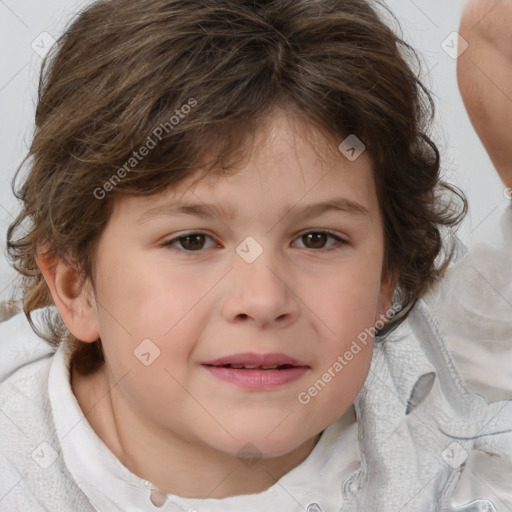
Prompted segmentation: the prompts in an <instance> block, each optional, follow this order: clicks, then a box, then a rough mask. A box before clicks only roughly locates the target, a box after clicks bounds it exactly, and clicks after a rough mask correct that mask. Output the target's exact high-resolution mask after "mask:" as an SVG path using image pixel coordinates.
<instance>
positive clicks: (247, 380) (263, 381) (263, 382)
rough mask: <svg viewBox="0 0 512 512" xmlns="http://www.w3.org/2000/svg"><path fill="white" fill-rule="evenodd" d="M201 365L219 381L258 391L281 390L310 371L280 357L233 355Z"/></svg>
mask: <svg viewBox="0 0 512 512" xmlns="http://www.w3.org/2000/svg"><path fill="white" fill-rule="evenodd" d="M202 366H203V367H204V368H205V369H206V370H208V371H209V373H210V374H211V375H213V376H214V377H216V378H218V379H220V380H223V381H225V382H229V383H230V384H234V385H237V386H240V387H242V388H246V389H252V390H259V391H265V390H271V389H275V388H279V387H282V386H284V385H285V384H288V383H290V382H292V381H294V380H297V379H298V378H300V377H301V376H303V375H304V374H305V373H306V372H307V371H308V370H309V369H310V367H309V366H308V365H306V364H304V363H302V362H300V361H298V360H296V359H294V358H291V357H289V356H286V355H284V354H235V355H232V356H227V357H224V358H220V359H217V360H215V361H209V362H207V363H204V364H203V365H202Z"/></svg>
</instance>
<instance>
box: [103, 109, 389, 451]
mask: <svg viewBox="0 0 512 512" xmlns="http://www.w3.org/2000/svg"><path fill="white" fill-rule="evenodd" d="M265 134H266V135H267V137H266V139H263V143H262V144H261V145H260V146H258V148H257V149H256V150H255V151H254V152H253V153H252V156H251V159H250V161H248V163H245V164H244V167H243V168H242V169H241V170H240V171H239V172H238V173H236V174H234V175H232V176H230V177H219V176H217V177H214V176H208V178H206V179H205V180H204V181H202V182H199V183H198V184H197V185H196V186H194V187H193V188H190V189H189V188H188V186H190V183H191V182H192V181H193V180H192V179H187V180H186V181H185V182H184V183H181V184H180V185H179V186H178V187H177V188H175V189H174V190H171V191H166V192H165V193H163V194H158V195H154V196H151V197H130V198H123V199H122V200H121V201H120V202H119V203H117V205H116V207H115V209H114V212H113V214H112V216H111V218H110V219H109V223H108V225H107V226H106V228H105V230H104V232H103V234H102V238H101V240H100V243H99V247H98V251H97V260H96V261H97V263H96V295H95V301H94V302H93V310H94V314H93V316H94V322H97V329H98V332H99V335H100V336H101V339H102V343H103V347H104V353H105V357H106V360H107V366H106V368H104V369H103V371H105V372H106V373H105V375H106V376H108V378H109V380H110V382H111V384H112V385H113V384H114V383H116V382H118V384H117V385H116V386H115V393H116V396H117V398H116V400H117V402H118V403H117V407H119V408H121V407H124V408H125V409H126V410H128V409H130V411H131V412H130V416H131V417H132V420H133V419H134V418H136V420H135V422H136V423H137V427H134V428H138V429H139V431H140V429H142V430H143V431H145V433H146V434H147V435H148V436H149V437H152V436H158V437H160V438H162V439H166V440H168V441H170V442H178V443H184V444H189V445H190V444H191V445H194V446H196V447H201V446H202V447H209V448H213V449H215V450H221V451H223V452H227V453H230V454H233V455H235V454H237V452H238V451H239V450H240V449H241V448H242V447H243V446H244V445H246V443H248V442H250V443H252V444H253V445H255V446H256V447H257V449H258V450H259V451H260V452H261V453H262V454H263V456H279V455H282V454H286V453H289V452H290V451H292V450H294V449H295V448H297V447H298V446H300V445H301V444H302V443H304V442H306V441H307V440H309V439H311V438H313V437H314V436H316V435H317V434H318V433H319V432H320V431H322V430H323V429H324V428H326V427H327V426H329V425H330V424H332V423H333V422H334V421H335V420H336V419H338V418H339V417H340V416H341V415H342V414H343V413H344V412H345V411H346V410H347V409H348V408H349V406H350V405H351V404H352V403H353V401H354V398H355V396H356V395H357V393H358V392H359V390H360V389H361V387H362V385H363V383H364V380H365V378H366V376H367V373H368V369H369V365H370V361H371V356H372V347H373V343H372V342H373V340H371V339H370V340H369V341H368V342H367V344H366V346H365V345H364V344H363V343H360V342H358V344H359V347H360V350H359V351H358V352H357V354H355V355H353V358H351V360H350V361H348V360H347V358H345V356H344V355H345V354H346V352H347V351H349V349H350V347H351V345H352V343H353V341H354V340H357V337H358V335H360V333H362V332H364V330H365V329H366V328H369V327H371V326H373V325H374V324H375V322H376V321H377V320H378V319H379V316H380V315H381V314H383V313H385V312H386V310H387V309H388V307H389V305H390V299H391V296H392V292H393V285H392V284H391V283H388V282H387V280H384V279H382V276H381V269H382V262H383V247H384V240H383V226H382V221H381V217H380V213H379V207H378V200H377V195H376V190H375V185H374V180H373V175H372V167H371V162H370V159H369V157H368V156H367V154H366V153H363V155H362V156H360V157H359V158H358V159H357V160H356V161H354V162H350V161H349V160H347V159H346V158H345V157H344V156H343V155H342V154H341V153H340V152H337V153H336V152H327V151H325V150H324V153H325V157H324V159H323V160H320V159H319V157H318V153H321V151H322V148H319V151H318V153H317V152H315V151H314V150H313V149H312V147H311V146H310V145H309V144H308V140H305V139H302V138H301V137H300V136H299V135H298V132H294V131H293V130H292V128H291V125H290V124H289V119H288V118H287V117H286V116H284V115H282V114H279V115H276V116H275V117H274V119H273V121H272V124H271V125H270V126H269V128H268V129H267V130H266V131H265ZM309 140H311V139H309ZM334 149H335V150H336V148H334ZM331 150H332V148H331ZM336 151H337V150H336ZM178 201H179V202H180V203H183V204H191V203H194V204H196V205H198V207H200V208H203V209H204V210H203V211H205V212H206V214H205V215H204V216H199V215H197V214H186V213H176V212H174V214H173V215H169V214H163V213H162V214H158V215H157V214H153V215H150V214H147V210H150V209H154V208H156V207H160V206H162V207H164V206H165V205H168V206H169V207H171V206H173V205H174V206H175V205H176V204H177V203H178ZM325 202H331V203H335V202H338V203H341V205H342V206H343V205H345V207H347V208H345V207H343V208H342V209H341V210H335V209H329V210H325V209H322V211H320V208H318V211H317V212H316V213H314V211H315V209H314V208H312V209H311V211H312V212H313V213H311V215H308V216H305V215H302V213H301V212H302V211H303V210H304V209H305V208H306V207H310V206H312V205H319V204H320V203H325ZM349 202H350V203H349ZM356 203H357V204H358V205H360V207H359V209H352V208H349V206H350V205H352V206H353V205H354V204H356ZM206 204H208V205H212V207H216V208H223V209H225V210H228V211H232V212H233V217H232V218H231V217H223V216H221V214H218V216H217V215H214V214H213V212H212V211H211V210H210V209H209V208H208V207H207V206H206ZM347 205H348V206H347ZM364 210H366V213H364ZM145 212H146V215H144V213H145ZM141 217H144V219H143V220H142V221H140V218H141ZM322 229H323V230H329V231H331V232H332V233H333V236H337V237H339V238H341V239H343V240H345V242H343V243H340V242H338V241H336V239H335V238H332V237H331V236H323V235H322V234H316V235H315V234H314V233H318V231H319V230H322ZM189 232H194V233H197V232H201V236H199V237H196V238H194V237H192V238H189V239H181V244H180V242H179V241H176V242H175V243H174V245H173V246H171V245H169V242H170V241H171V240H172V239H174V240H176V239H177V238H178V237H180V236H181V237H184V236H185V235H186V234H187V233H189ZM307 233H310V237H306V236H302V235H305V234H307ZM187 249H188V250H187ZM260 250H261V251H262V252H261V254H259V252H258V251H260ZM258 254H259V256H258ZM256 256H257V257H256ZM253 258H255V259H254V261H252V259H253ZM148 339H149V340H151V342H149V341H146V342H144V344H143V345H141V343H143V340H148ZM158 351H159V352H158ZM142 352H143V353H146V354H147V355H145V356H141V355H140V354H141V353H142ZM353 352H356V351H355V350H353ZM134 353H135V354H137V355H135V354H134ZM247 353H251V354H255V355H261V354H282V355H284V356H286V357H288V358H293V359H294V360H295V361H296V364H298V365H301V366H302V368H299V369H297V368H296V369H295V370H291V371H290V370H273V371H272V370H251V369H239V370H235V369H224V370H221V369H218V368H217V370H213V371H212V368H211V367H208V366H206V363H208V362H213V361H215V360H218V359H221V358H227V359H228V360H229V359H230V356H233V355H235V354H247ZM148 354H149V355H148ZM157 354H159V355H158V357H156V359H154V360H153V358H154V357H155V356H156V355H157ZM338 357H341V358H343V360H344V361H345V364H344V365H343V369H342V371H339V366H336V365H335V363H336V362H337V361H338V362H339V361H340V360H339V359H338ZM140 359H142V361H144V362H146V363H151V364H149V365H147V366H146V365H145V364H143V362H141V360H140ZM242 359H244V356H242ZM151 361H152V362H151ZM237 362H238V363H240V360H238V361H237ZM270 364H271V363H270ZM333 368H337V369H338V371H336V370H333ZM329 369H331V370H330V372H331V373H330V375H331V378H330V379H328V377H324V380H323V383H324V385H323V386H320V387H321V389H322V390H321V391H317V393H315V392H314V391H312V392H309V391H308V390H309V389H310V388H311V387H312V386H313V385H314V384H315V382H317V381H319V380H322V376H323V375H324V374H325V373H326V372H329ZM265 372H269V373H265ZM333 375H334V376H333ZM266 376H268V378H269V379H270V380H271V381H272V379H275V381H273V383H267V384H263V383H261V384H257V383H256V380H257V378H259V377H261V378H262V379H264V378H265V377H266ZM251 377H252V378H251ZM226 378H227V379H228V380H226ZM237 378H238V379H240V382H237ZM329 380H330V382H329ZM317 386H318V384H317ZM308 397H309V399H308ZM126 416H127V415H125V417H126Z"/></svg>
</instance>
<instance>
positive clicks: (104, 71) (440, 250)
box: [7, 0, 467, 374]
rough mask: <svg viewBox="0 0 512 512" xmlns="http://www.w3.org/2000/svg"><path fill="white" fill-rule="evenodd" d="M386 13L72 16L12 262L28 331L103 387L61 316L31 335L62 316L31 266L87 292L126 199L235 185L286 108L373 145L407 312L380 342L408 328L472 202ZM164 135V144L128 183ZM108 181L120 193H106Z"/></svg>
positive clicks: (176, 0)
mask: <svg viewBox="0 0 512 512" xmlns="http://www.w3.org/2000/svg"><path fill="white" fill-rule="evenodd" d="M388 14H389V13H388V11H387V10H386V9H385V7H383V6H382V5H381V4H380V3H378V2H370V1H367V0H209V1H208V2H205V1H204V0H101V1H97V2H95V3H93V4H92V5H90V6H88V7H86V8H85V9H84V10H83V11H82V12H81V13H79V15H78V16H77V17H76V18H75V19H74V20H72V22H71V23H70V25H69V27H68V28H67V30H66V31H65V32H64V33H63V35H62V36H61V37H60V38H59V39H58V41H57V43H56V45H55V46H54V47H53V49H52V50H51V52H50V53H49V54H48V56H47V57H46V58H45V59H44V62H43V66H42V70H41V76H40V81H39V92H38V103H37V110H36V117H35V133H34V136H33V139H32V143H31V146H30V149H29V152H28V154H27V156H26V157H25V159H24V161H23V163H22V165H21V166H20V168H19V169H18V171H17V172H16V175H15V177H14V179H13V183H12V186H13V191H14V194H15V195H16V197H17V198H18V199H20V200H21V203H22V210H21V212H20V213H19V215H18V216H17V218H16V219H15V220H14V222H13V223H12V224H11V225H10V226H9V229H8V232H7V249H8V256H9V259H10V261H11V264H12V265H13V266H14V268H15V269H16V270H17V271H18V272H19V273H20V279H21V283H20V284H19V285H18V291H21V294H22V302H23V311H24V313H25V315H26V316H27V318H28V320H29V322H30V324H31V326H32V328H33V329H34V330H35V332H36V333H37V334H38V335H39V336H41V337H42V338H44V339H45V340H47V341H48V342H49V343H50V344H52V345H57V344H58V343H60V342H62V341H64V342H66V343H69V344H70V345H72V346H73V356H72V358H73V364H75V367H76V368H77V370H78V371H79V372H81V373H84V374H87V373H91V372H94V371H95V370H96V369H97V368H98V367H99V366H100V365H101V364H102V363H103V361H104V359H103V354H102V350H101V340H100V339H98V340H97V341H96V342H93V343H84V342H82V341H80V340H78V339H76V338H75V337H74V336H73V335H72V334H71V333H70V332H69V331H67V329H66V327H65V325H64V324H63V322H62V319H61V318H60V315H58V314H56V313H55V311H52V308H47V309H48V314H47V315H46V316H45V318H44V321H43V328H39V327H36V326H35V325H34V323H33V322H32V319H31V313H32V312H33V311H34V310H36V309H40V308H43V307H46V306H51V305H54V303H53V299H52V297H51V294H50V292H49V288H48V286H47V285H46V283H45V280H44V278H43V276H42V274H41V272H40V270H39V268H38V266H37V264H36V253H37V251H38V250H41V249H42V248H43V247H44V250H45V251H46V252H47V253H50V254H53V255H57V256H58V257H60V258H62V259H63V260H64V261H66V262H68V263H69V264H70V265H73V267H74V268H75V269H76V270H77V272H79V275H80V276H82V278H83V279H84V280H85V279H87V278H90V279H91V280H92V281H93V277H94V276H93V268H94V256H95V250H96V247H97V242H98V239H99V236H100V235H101V233H102V230H103V229H104V227H105V225H106V223H107V221H108V219H109V215H110V212H111V211H112V205H113V204H114V201H116V199H117V198H119V197H120V196H122V195H123V194H124V195H125V194H132V195H133V194H135V195H149V194H154V193H156V192H159V191H162V190H164V189H165V188H167V187H169V186H171V185H172V184H174V183H177V182H179V181H180V180H182V179H184V178H186V177H187V176H188V175H189V174H190V173H191V172H193V171H194V170H196V169H198V168H200V167H201V168H203V169H204V170H205V173H207V172H226V169H228V168H229V164H230V162H232V161H233V160H234V158H235V157H236V155H238V154H239V153H240V152H241V150H242V149H243V148H246V147H248V145H249V143H248V141H249V138H250V136H251V134H254V132H255V130H256V129H257V128H258V126H259V125H260V124H261V122H262V120H263V119H264V117H265V116H267V115H268V114H269V113H270V112H272V110H273V109H274V108H275V107H278V106H279V107H283V108H285V109H286V110H288V111H290V112H291V111H293V112H294V113H296V114H299V115H300V116H302V117H303V118H304V119H305V120H306V121H307V123H309V124H310V125H313V126H315V127H317V128H318V129H319V130H321V131H322V132H323V133H325V134H329V135H330V136H332V137H333V138H334V139H336V140H338V141H339V142H341V141H342V140H343V139H344V138H345V137H346V136H347V135H349V134H356V135H357V137H358V138H359V139H361V140H362V141H363V142H364V144H365V145H366V150H367V151H368V154H369V155H370V157H371V159H372V163H373V169H374V176H375V182H376V187H377V193H378V198H379V202H380V208H381V212H382V217H383V223H384V233H385V261H384V271H386V272H394V273H395V274H396V275H397V276H398V277H399V279H398V286H397V290H396V300H397V301H398V302H399V304H400V305H401V307H402V310H401V312H400V314H398V315H396V316H395V317H393V318H392V319H391V320H390V321H389V322H388V324H386V326H385V327H384V328H383V329H381V331H380V334H381V335H385V334H386V333H388V332H390V331H391V330H392V329H393V328H394V327H396V326H397V325H398V324H399V323H400V322H402V321H403V320H404V318H406V316H407V315H408V313H409V311H410V309H411V308H412V307H413V306H414V304H415V303H416V301H417V300H418V299H419V298H420V297H422V296H423V295H424V294H425V293H426V291H427V290H429V288H430V287H431V286H432V285H433V283H434V282H435V281H436V280H437V279H438V278H439V277H440V276H441V275H442V274H443V272H444V270H445V269H446V267H447V265H448V263H449V261H450V258H451V252H450V251H446V250H444V243H443V236H442V231H443V229H451V228H454V227H455V226H456V225H457V224H458V223H460V221H461V220H462V218H463V216H464V214H465V213H466V210H467V203H466V199H465V197H464V195H463V193H462V192H461V191H459V190H458V189H457V188H456V187H454V186H452V185H450V184H448V183H446V182H444V181H443V180H442V179H441V176H440V158H439V151H438V149H437V147H436V145H435V143H434V142H433V141H432V140H431V138H430V136H429V132H430V127H431V123H432V119H433V115H434V104H433V100H432V97H431V95H430V94H429V92H428V90H427V89H426V88H425V87H424V86H423V85H422V82H421V80H420V71H419V70H420V68H421V66H420V65H419V59H418V57H417V54H416V53H415V52H414V50H413V49H412V48H411V47H410V46H409V45H408V44H406V43H405V42H404V41H403V40H402V39H401V37H400V35H399V34H397V33H395V31H394V30H393V29H392V27H391V26H389V25H388V23H387V22H386V21H385V20H384V16H387V15H388ZM194 102H196V105H193V103H194ZM185 106H188V107H187V108H189V110H190V109H192V108H193V111H192V112H191V113H190V114H189V115H183V113H184V112H186V111H187V110H186V108H185ZM173 117H175V118H176V119H177V118H179V121H178V122H176V120H174V121H173V120H172V118H173ZM158 127H160V131H159V132H157V133H158V134H159V140H158V144H156V145H155V147H154V148H153V149H152V150H151V151H150V152H149V153H148V154H147V156H145V157H144V159H142V160H141V161H140V162H138V161H137V162H136V163H137V165H135V162H132V163H133V164H134V165H133V166H130V167H129V168H127V166H126V163H127V162H130V158H134V156H133V155H134V151H137V150H138V149H139V148H142V147H143V146H145V145H147V144H148V143H149V142H148V140H149V139H148V137H150V136H151V135H152V134H155V130H156V129H158ZM340 157H341V156H340ZM25 163H29V169H28V173H27V176H26V177H25V179H24V181H23V183H22V184H21V186H20V187H19V188H17V187H16V180H17V177H18V175H19V173H20V171H21V168H22V167H23V166H24V164H25ZM123 169H124V172H123ZM114 175H117V177H118V178H122V179H119V180H117V179H116V182H115V183H112V179H113V177H114ZM108 183H110V185H108ZM107 192H108V193H107ZM98 195H101V196H103V197H101V198H98ZM20 230H21V231H22V233H21V234H20V233H19V231H20ZM21 235H22V236H21ZM93 282H94V281H93Z"/></svg>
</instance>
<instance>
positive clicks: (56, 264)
mask: <svg viewBox="0 0 512 512" xmlns="http://www.w3.org/2000/svg"><path fill="white" fill-rule="evenodd" d="M36 262H37V266H38V267H39V269H40V270H41V273H42V274H43V277H44V279H45V281H46V284H47V285H48V288H49V290H50V293H51V295H52V298H53V301H54V302H55V305H56V307H57V309H58V310H59V313H60V315H61V317H62V320H63V322H64V324H65V325H66V327H67V329H68V331H69V332H70V333H71V334H73V336H75V338H77V339H79V340H80V341H84V342H92V341H96V340H97V339H98V338H99V330H98V326H97V316H96V308H95V304H96V303H95V299H94V293H93V290H92V289H90V288H91V287H90V281H89V280H87V281H86V282H85V283H83V284H82V283H80V280H79V276H78V274H77V272H76V271H75V269H73V268H72V267H71V266H69V265H68V264H67V263H66V262H64V261H63V260H61V259H60V258H58V257H57V256H55V255H51V254H43V252H42V251H38V255H37V258H36Z"/></svg>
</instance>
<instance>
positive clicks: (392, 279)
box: [375, 272, 398, 321]
mask: <svg viewBox="0 0 512 512" xmlns="http://www.w3.org/2000/svg"><path fill="white" fill-rule="evenodd" d="M397 283H398V276H397V275H395V274H394V273H391V272H385V273H383V276H382V279H381V283H380V295H379V303H378V308H377V315H376V318H375V321H377V320H379V319H382V318H388V316H389V312H390V310H391V305H392V304H393V295H394V294H395V289H396V285H397Z"/></svg>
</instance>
